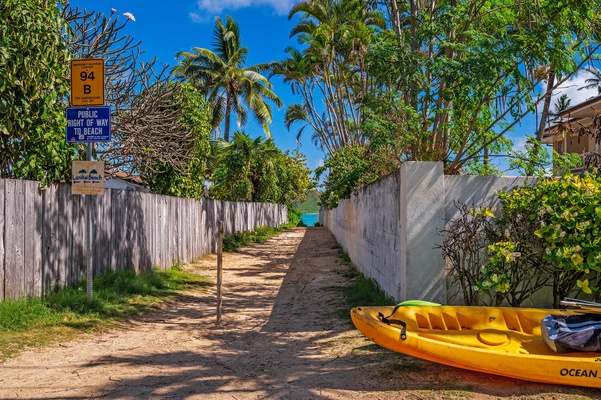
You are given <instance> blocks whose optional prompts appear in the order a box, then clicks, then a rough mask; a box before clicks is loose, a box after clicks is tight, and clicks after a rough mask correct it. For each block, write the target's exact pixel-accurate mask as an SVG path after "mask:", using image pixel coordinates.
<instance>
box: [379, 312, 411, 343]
mask: <svg viewBox="0 0 601 400" xmlns="http://www.w3.org/2000/svg"><path fill="white" fill-rule="evenodd" d="M392 314H394V312H393V313H392ZM392 314H390V315H389V316H388V317H385V316H384V314H382V313H381V312H378V317H379V318H380V320H381V321H382V322H384V323H385V324H388V325H390V324H395V325H400V326H401V340H405V339H407V324H406V323H405V322H404V321H401V320H400V319H390V317H392Z"/></svg>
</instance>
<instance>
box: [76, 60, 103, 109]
mask: <svg viewBox="0 0 601 400" xmlns="http://www.w3.org/2000/svg"><path fill="white" fill-rule="evenodd" d="M71 105H72V106H102V105H104V60H103V59H97V58H88V59H82V60H71Z"/></svg>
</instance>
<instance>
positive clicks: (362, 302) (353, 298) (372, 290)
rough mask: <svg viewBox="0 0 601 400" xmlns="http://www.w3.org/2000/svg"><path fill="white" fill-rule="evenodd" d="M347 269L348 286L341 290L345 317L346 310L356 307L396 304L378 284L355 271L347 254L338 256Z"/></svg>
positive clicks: (346, 314)
mask: <svg viewBox="0 0 601 400" xmlns="http://www.w3.org/2000/svg"><path fill="white" fill-rule="evenodd" d="M340 258H341V259H342V261H343V262H344V263H345V264H346V265H347V267H348V269H347V272H346V274H345V276H346V277H347V278H349V279H350V280H351V281H350V284H349V285H347V286H345V287H343V288H342V292H343V294H344V297H345V300H346V301H345V303H346V304H345V305H346V308H347V309H346V310H345V317H348V309H349V308H353V307H358V306H390V305H394V304H396V303H395V301H394V299H393V298H392V297H390V296H388V295H387V294H386V293H384V292H383V291H382V290H381V289H380V288H379V287H378V284H377V283H376V282H375V281H374V280H373V279H371V278H366V277H365V276H363V274H361V272H359V271H357V269H356V268H355V267H354V266H353V264H352V263H351V260H350V258H349V256H348V254H347V253H342V254H341V255H340Z"/></svg>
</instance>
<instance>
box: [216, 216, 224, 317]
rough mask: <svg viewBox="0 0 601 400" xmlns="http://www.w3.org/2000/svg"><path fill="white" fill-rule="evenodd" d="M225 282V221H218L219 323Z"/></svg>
mask: <svg viewBox="0 0 601 400" xmlns="http://www.w3.org/2000/svg"><path fill="white" fill-rule="evenodd" d="M222 284H223V222H222V221H219V222H218V223H217V323H218V324H219V322H221V286H222Z"/></svg>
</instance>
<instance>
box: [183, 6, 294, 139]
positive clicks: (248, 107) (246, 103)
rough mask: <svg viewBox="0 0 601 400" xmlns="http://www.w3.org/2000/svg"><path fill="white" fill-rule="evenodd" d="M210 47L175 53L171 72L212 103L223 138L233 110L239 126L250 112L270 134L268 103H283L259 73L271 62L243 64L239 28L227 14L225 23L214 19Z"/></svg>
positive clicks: (243, 123) (244, 51) (270, 118)
mask: <svg viewBox="0 0 601 400" xmlns="http://www.w3.org/2000/svg"><path fill="white" fill-rule="evenodd" d="M213 47H214V49H215V51H214V52H213V51H211V50H209V49H204V48H200V47H195V48H193V49H192V51H191V52H179V53H177V55H176V56H177V57H178V58H179V57H182V60H181V61H180V63H179V65H178V66H177V67H175V68H174V69H173V72H174V74H175V75H176V76H179V77H181V78H184V79H187V80H189V81H190V82H191V83H193V84H194V85H195V86H197V87H198V88H199V89H200V90H202V91H203V92H204V93H205V94H206V95H207V97H208V99H209V101H210V102H211V103H212V104H213V118H212V124H213V129H215V130H218V129H219V126H220V125H221V122H222V121H225V122H224V132H223V138H224V139H225V140H226V141H229V132H230V120H231V114H232V112H233V113H235V115H236V119H237V122H238V126H243V125H246V122H247V120H248V112H249V111H250V112H251V113H252V115H253V116H254V117H255V119H256V120H257V122H258V123H259V124H260V125H261V126H262V127H263V131H264V132H265V134H266V135H267V137H270V130H269V124H270V123H271V121H272V114H271V107H270V105H269V104H268V102H271V103H273V104H275V105H276V106H277V107H278V108H279V107H281V106H282V104H283V103H282V100H281V99H280V98H279V97H278V96H277V95H276V94H275V93H274V92H273V90H272V85H271V83H270V82H269V80H268V79H267V78H266V77H265V76H263V75H262V73H264V72H267V71H268V70H269V69H270V68H271V66H272V63H266V64H257V65H253V66H250V67H246V66H245V61H246V56H247V55H248V49H247V48H246V47H242V44H241V41H240V29H239V27H238V24H237V23H236V22H235V21H234V20H233V19H232V18H231V17H230V16H227V17H226V22H225V26H224V25H223V22H222V21H221V19H219V18H216V19H215V27H214V28H213Z"/></svg>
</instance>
